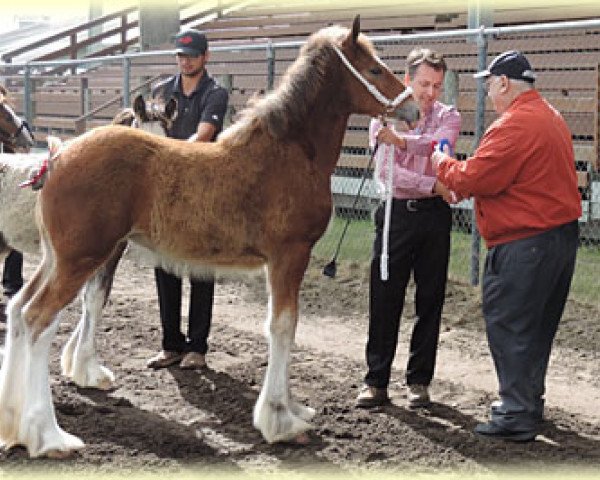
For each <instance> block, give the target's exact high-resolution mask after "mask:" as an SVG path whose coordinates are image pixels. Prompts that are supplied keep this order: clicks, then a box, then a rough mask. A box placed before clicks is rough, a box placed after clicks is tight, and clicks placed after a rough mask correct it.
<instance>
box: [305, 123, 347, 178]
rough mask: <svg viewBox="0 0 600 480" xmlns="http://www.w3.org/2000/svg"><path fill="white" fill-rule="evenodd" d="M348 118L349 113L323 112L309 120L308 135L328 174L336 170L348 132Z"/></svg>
mask: <svg viewBox="0 0 600 480" xmlns="http://www.w3.org/2000/svg"><path fill="white" fill-rule="evenodd" d="M348 118H349V115H348V114H336V115H333V114H327V113H323V114H321V115H317V116H316V118H314V119H313V118H311V119H310V121H309V122H308V127H307V128H308V137H309V138H310V139H311V142H312V144H313V147H314V148H315V159H316V161H317V163H318V164H319V166H320V167H321V169H323V170H325V171H326V172H327V174H328V175H331V174H332V173H333V171H334V170H335V165H336V164H337V161H338V158H339V154H340V150H341V148H342V142H343V140H344V135H345V134H346V127H347V125H348Z"/></svg>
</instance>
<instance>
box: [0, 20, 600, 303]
mask: <svg viewBox="0 0 600 480" xmlns="http://www.w3.org/2000/svg"><path fill="white" fill-rule="evenodd" d="M558 35H562V37H561V38H562V41H563V43H564V45H567V44H568V43H569V42H571V43H572V45H574V46H568V45H567V46H562V47H561V46H560V45H558V44H557V41H556V39H557V38H558ZM598 39H600V18H599V19H594V20H584V21H570V22H553V23H540V24H533V25H518V26H508V27H489V28H483V27H482V28H479V29H462V30H452V31H441V32H440V31H436V32H426V33H421V34H409V35H385V36H383V35H381V36H371V40H372V41H373V42H374V43H375V45H376V46H377V48H378V49H380V52H381V57H382V59H383V60H384V61H385V62H386V63H388V64H389V65H391V66H392V68H393V69H394V70H395V71H396V72H397V73H401V72H402V71H403V60H404V58H405V56H406V52H407V51H408V49H409V48H412V47H414V46H417V45H428V46H431V47H432V48H434V49H436V48H437V49H440V50H443V53H444V54H445V56H446V59H447V62H448V63H449V65H450V68H451V69H452V70H454V72H455V73H457V74H458V75H459V76H460V77H461V78H462V79H463V81H464V82H465V83H469V82H470V83H469V85H461V86H459V92H460V95H459V100H458V102H459V105H457V106H458V107H459V111H461V103H460V102H466V103H468V102H471V101H472V99H473V97H474V98H475V102H474V110H473V111H472V112H471V111H469V112H466V113H465V115H464V122H466V119H467V117H468V118H469V119H470V120H469V121H470V122H471V121H472V126H469V128H468V131H466V130H467V128H466V127H465V131H463V132H462V134H461V144H462V150H460V151H458V149H457V153H459V156H462V157H463V158H464V157H466V156H468V155H469V154H470V153H472V152H473V150H474V149H475V147H476V145H477V143H478V141H479V139H480V138H481V135H482V134H483V132H484V130H485V128H486V124H489V121H490V113H491V112H490V109H489V108H486V95H485V92H484V88H483V83H482V81H481V80H478V81H477V82H476V83H475V81H474V80H470V76H471V75H470V74H471V73H473V72H475V71H478V70H480V69H483V68H484V67H485V65H486V64H487V63H488V62H489V59H490V56H492V55H496V54H497V53H499V52H498V51H497V50H498V48H501V47H502V48H504V47H507V48H505V49H508V48H509V47H510V46H511V45H513V44H514V45H521V46H522V45H525V46H527V45H528V42H530V44H531V45H532V47H531V48H527V47H525V48H522V47H519V49H522V50H525V53H526V54H527V55H528V56H529V55H531V56H532V57H534V58H533V59H532V63H533V64H534V68H535V69H536V71H538V72H539V80H538V83H541V84H542V85H541V86H540V88H541V89H542V90H547V91H549V92H557V93H556V97H555V98H554V97H553V99H552V100H553V101H555V102H556V104H557V105H567V106H566V107H564V108H565V115H567V117H568V118H567V120H568V121H569V122H571V123H570V126H571V128H572V131H573V139H574V141H575V142H576V152H579V153H581V159H579V158H578V161H577V167H578V170H579V173H580V177H581V178H582V179H584V180H585V181H584V184H583V185H582V187H581V191H582V202H583V205H584V216H583V217H582V218H581V224H582V227H583V228H582V238H581V249H580V252H582V253H581V258H582V260H581V261H580V262H579V263H578V269H577V271H576V277H578V276H579V277H581V278H579V280H577V278H576V281H575V282H574V284H576V285H577V284H581V288H580V290H581V293H576V295H577V296H578V297H579V298H581V299H584V300H586V301H591V302H599V301H600V288H599V287H600V278H597V275H596V274H595V271H594V268H595V267H596V266H600V250H599V249H598V245H599V243H600V177H599V176H598V173H597V167H598V155H599V138H598V136H599V119H598V100H599V98H600V97H599V93H598V89H599V85H600V83H599V81H598V78H599V77H598V65H599V64H600V42H598V41H597V40H598ZM545 42H546V43H547V44H546V43H545ZM303 43H304V42H303V41H293V42H285V41H281V42H264V43H254V44H240V45H227V46H215V47H213V48H211V52H212V55H213V58H215V60H214V61H213V62H212V63H211V64H209V71H211V73H214V72H212V69H213V68H215V69H216V70H217V71H218V72H219V73H221V74H224V73H226V70H227V68H229V67H231V68H232V69H233V68H234V67H235V65H237V66H238V70H240V71H241V73H238V74H236V73H234V74H232V75H233V79H234V81H233V84H232V90H233V92H234V94H236V95H238V96H240V98H242V99H243V98H246V97H247V96H250V95H249V93H248V92H250V93H252V92H264V91H265V90H268V89H270V88H273V86H274V85H276V83H277V79H278V78H279V76H280V75H281V74H282V73H283V71H284V69H285V68H286V67H287V65H289V63H290V62H291V61H292V60H293V58H294V57H295V51H296V50H297V49H298V48H299V47H300V46H301V45H302V44H303ZM577 45H579V46H577ZM453 49H454V50H453ZM561 49H562V50H561ZM563 50H564V52H563ZM250 52H264V55H258V56H255V57H254V63H250V62H249V61H248V62H249V63H246V64H243V65H242V67H243V66H244V65H254V67H256V68H255V72H254V76H252V75H246V72H245V71H243V68H240V64H236V63H235V60H233V59H234V58H237V57H240V58H242V60H239V61H240V62H242V61H244V60H243V57H244V55H248V54H249V53H250ZM561 52H562V53H561ZM569 52H570V53H569ZM563 53H564V55H563ZM173 54H174V51H172V50H163V51H154V52H143V53H132V54H122V55H112V56H105V57H98V58H93V59H79V60H67V61H49V62H48V61H46V62H28V63H23V64H10V65H0V72H3V74H4V76H5V77H10V78H14V77H15V76H17V77H19V78H21V80H22V82H23V107H24V114H25V117H26V118H27V120H28V121H29V123H30V124H32V125H35V121H34V116H35V111H34V106H33V92H34V88H33V84H34V82H35V81H36V77H38V76H39V77H41V76H43V75H44V72H45V71H47V70H48V69H52V68H55V67H58V66H60V67H68V68H70V69H74V70H78V71H80V70H82V69H86V68H89V67H91V66H98V65H103V66H106V65H120V67H121V85H120V88H121V94H120V95H121V105H122V106H128V105H130V103H131V93H132V92H134V91H135V90H136V89H137V90H139V89H140V85H141V82H140V83H139V84H137V85H133V83H132V62H136V61H139V60H140V59H143V58H147V59H153V58H157V59H158V58H161V57H162V58H163V59H164V58H165V56H171V55H173ZM220 54H223V55H220ZM226 54H227V55H229V57H228V58H225V57H226ZM553 55H554V57H553ZM560 55H563V57H560ZM544 56H546V57H547V58H548V59H550V60H549V62H550V63H549V64H545V65H543V66H542V67H541V68H539V69H538V68H537V67H536V61H539V62H542V63H543V58H545V57H544ZM559 57H560V58H568V59H569V60H568V61H567V63H568V62H571V61H572V62H573V63H572V65H566V64H561V65H558V64H557V65H553V64H552V63H551V62H552V58H559ZM261 58H262V60H261ZM584 60H585V62H584ZM453 65H454V66H453ZM570 73H573V74H574V76H572V75H571V76H570ZM1 74H2V73H0V75H1ZM559 74H560V75H563V74H564V77H565V78H569V79H570V80H569V81H571V82H573V87H572V88H571V87H569V86H563V85H560V82H561V81H562V80H561V78H562V77H560V75H559ZM92 75H93V74H92ZM244 75H246V76H244ZM557 75H558V76H557ZM250 77H252V78H255V79H257V80H256V85H252V84H250V83H249V82H250V80H246V83H245V86H244V85H241V83H242V82H241V81H240V82H239V85H236V78H237V79H238V80H240V79H242V78H250ZM63 78H64V77H63ZM555 78H556V80H553V79H555ZM554 81H555V82H556V84H553V83H552V82H554ZM584 81H585V82H587V83H585V84H583V82H584ZM248 85H250V86H248ZM542 93H543V94H544V93H545V92H544V91H543V92H542ZM578 102H579V103H578ZM586 102H587V103H586ZM588 104H589V105H592V108H591V109H589V111H588V110H585V109H584V108H583V107H581V105H588ZM568 105H575V106H576V108H575V110H574V111H573V112H570V111H568V112H567V110H568V109H569V108H571V107H570V106H568ZM557 108H559V107H557ZM586 108H587V107H586ZM560 109H561V108H559V110H560ZM486 112H487V114H486ZM594 112H595V113H594ZM86 113H89V112H86ZM467 113H468V115H467ZM86 118H89V116H88V117H86ZM578 122H579V123H578ZM349 132H352V133H353V135H354V137H357V135H358V137H360V136H361V135H362V134H364V138H366V136H367V132H366V128H365V122H363V123H360V122H356V124H354V123H352V121H351V124H350V126H349ZM579 153H578V154H579ZM342 155H346V156H347V157H349V158H352V159H353V161H355V163H357V162H356V161H357V160H360V159H361V158H363V157H364V158H365V162H364V165H366V163H367V162H366V159H367V157H368V149H366V148H365V146H364V144H363V145H361V146H356V147H352V145H350V144H348V143H347V142H345V143H344V150H343V151H342ZM357 170H358V171H357ZM360 173H361V172H360V168H358V169H356V168H354V170H353V168H350V167H347V166H344V165H340V167H339V168H338V170H337V171H336V176H335V178H334V180H333V182H332V185H334V195H335V197H336V200H339V199H341V198H342V197H343V196H344V195H346V196H348V195H351V194H352V193H353V192H355V190H356V188H355V186H354V185H355V184H356V177H357V176H358V175H359V174H360ZM345 182H347V183H345ZM586 182H587V184H586ZM336 203H337V201H336ZM375 204H376V200H375V201H373V202H370V203H369V202H367V203H363V204H361V205H367V206H366V207H364V208H366V209H367V210H368V209H369V208H372V207H373V205H375ZM369 205H370V206H369ZM367 213H369V212H367ZM345 215H355V218H356V231H357V232H358V233H357V235H359V236H361V237H362V241H361V242H359V243H360V245H361V246H362V247H361V248H362V250H360V249H358V250H357V251H354V250H353V249H352V247H348V253H347V256H348V259H352V260H356V259H363V260H364V259H366V258H368V255H369V249H370V242H369V241H365V239H364V236H371V235H372V228H371V226H370V222H369V221H368V220H365V217H366V215H365V212H348V211H345V210H344V211H341V210H339V209H336V214H335V215H334V218H333V221H332V222H331V224H330V227H329V229H328V232H327V234H326V235H325V237H324V238H323V239H322V240H321V242H320V243H319V244H318V245H317V249H316V252H317V254H318V253H319V252H322V253H323V256H324V257H327V255H328V251H329V252H330V251H331V250H332V249H333V244H334V242H335V236H336V232H335V229H336V225H337V223H339V222H336V218H337V217H339V216H345ZM349 233H351V232H349ZM453 242H454V247H453V253H452V255H453V257H454V258H453V259H451V267H450V271H451V274H452V275H454V276H455V277H456V278H460V279H463V280H465V281H468V282H470V283H471V284H477V283H478V281H479V274H480V268H481V265H480V259H481V255H482V253H481V251H480V250H481V247H480V240H479V236H478V233H477V229H476V225H475V221H474V218H473V217H472V207H471V204H470V203H469V202H463V203H462V204H460V205H459V206H458V208H456V209H455V216H454V225H453ZM359 250H360V251H359ZM341 253H342V255H341V257H343V256H344V248H343V249H342V252H341ZM596 263H598V264H599V265H596ZM465 265H468V266H469V267H468V268H465ZM577 288H579V287H577ZM577 288H575V290H577Z"/></svg>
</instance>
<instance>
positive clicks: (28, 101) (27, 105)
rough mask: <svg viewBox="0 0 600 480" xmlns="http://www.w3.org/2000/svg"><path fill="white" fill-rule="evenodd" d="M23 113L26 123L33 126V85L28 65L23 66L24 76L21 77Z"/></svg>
mask: <svg viewBox="0 0 600 480" xmlns="http://www.w3.org/2000/svg"><path fill="white" fill-rule="evenodd" d="M23 113H24V115H25V120H27V123H28V124H29V125H31V126H33V85H32V83H31V67H30V66H29V65H26V66H25V76H24V78H23Z"/></svg>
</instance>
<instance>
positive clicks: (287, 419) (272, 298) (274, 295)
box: [254, 245, 314, 443]
mask: <svg viewBox="0 0 600 480" xmlns="http://www.w3.org/2000/svg"><path fill="white" fill-rule="evenodd" d="M309 253H310V248H309V247H308V246H307V245H300V246H294V247H292V248H289V249H286V253H285V255H281V256H278V257H277V258H276V259H273V260H272V261H271V262H270V263H269V265H268V267H267V269H268V270H267V274H268V275H267V277H268V278H267V281H268V287H269V306H268V314H267V335H268V337H269V362H268V365H267V372H266V376H265V381H264V384H263V388H262V390H261V393H260V395H259V397H258V401H257V402H256V405H255V407H254V426H255V427H256V428H257V429H258V430H260V432H261V433H262V435H263V437H264V438H265V440H267V442H269V443H273V442H278V441H286V440H293V439H295V438H296V437H297V436H298V435H300V434H301V433H303V432H305V431H307V430H308V429H310V428H311V426H310V424H309V423H308V422H307V421H308V420H310V419H311V418H312V416H313V415H314V410H312V409H310V408H308V407H304V406H302V405H300V404H298V403H296V402H295V401H294V400H293V399H292V398H291V394H290V387H289V371H288V365H289V362H290V353H291V348H292V345H293V343H294V336H295V333H296V323H297V321H298V294H299V290H300V283H301V281H302V277H303V275H304V271H305V270H306V266H307V265H308V258H309Z"/></svg>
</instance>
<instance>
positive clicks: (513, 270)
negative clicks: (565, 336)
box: [431, 50, 581, 441]
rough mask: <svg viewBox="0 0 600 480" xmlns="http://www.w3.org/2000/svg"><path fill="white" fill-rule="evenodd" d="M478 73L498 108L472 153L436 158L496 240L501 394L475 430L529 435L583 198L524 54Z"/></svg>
mask: <svg viewBox="0 0 600 480" xmlns="http://www.w3.org/2000/svg"><path fill="white" fill-rule="evenodd" d="M475 77H483V78H485V82H486V87H487V90H488V96H489V97H490V99H491V101H492V103H493V105H494V109H495V110H496V112H497V113H498V114H499V115H500V117H499V118H498V119H497V120H496V121H495V122H494V123H492V125H490V127H489V129H488V130H487V131H486V133H485V135H484V136H483V138H482V139H481V142H480V144H479V147H478V148H477V150H476V151H475V153H474V154H473V156H472V157H471V158H468V159H467V160H466V161H464V162H460V161H457V160H455V159H453V158H450V157H449V156H447V155H445V154H443V153H438V152H436V153H434V154H433V155H432V157H431V161H432V163H433V165H434V168H436V170H437V177H438V179H439V180H440V181H441V182H442V183H443V184H445V185H446V186H447V187H448V188H449V189H451V190H453V191H455V192H456V193H457V194H459V195H461V196H463V197H474V198H475V209H476V215H477V225H478V227H479V230H480V232H481V235H482V236H483V238H484V239H485V241H486V243H487V246H488V249H489V250H488V253H487V257H486V261H485V269H484V274H483V315H484V317H485V323H486V331H487V337H488V343H489V346H490V350H491V353H492V357H493V359H494V365H495V367H496V373H497V376H498V383H499V394H500V399H499V400H498V401H496V402H493V403H492V406H491V418H490V421H489V422H488V423H482V424H479V425H477V427H476V428H475V432H476V433H477V434H479V435H482V436H485V437H493V438H500V439H503V440H510V441H530V440H533V439H534V438H535V436H536V433H537V430H538V427H539V424H540V423H541V421H542V419H543V409H544V390H545V387H544V379H545V376H546V369H547V366H548V359H549V357H550V350H551V348H552V342H553V340H554V336H555V334H556V330H557V327H558V323H559V321H560V318H561V316H562V312H563V309H564V306H565V301H566V299H567V295H568V293H569V288H570V285H571V278H572V276H573V270H574V267H575V256H576V252H577V242H578V235H579V231H578V223H577V219H578V218H579V217H580V216H581V198H580V195H579V191H578V189H577V177H576V173H575V159H574V154H573V144H572V141H571V133H570V131H569V128H568V127H567V125H566V123H565V121H564V119H563V118H562V116H561V115H560V114H559V113H558V112H557V111H556V110H555V109H554V108H553V107H552V106H551V105H550V104H548V102H546V101H545V100H544V99H543V98H542V97H541V96H540V94H539V93H538V92H537V90H535V88H534V82H535V74H534V72H533V70H532V68H531V65H530V64H529V61H528V60H527V58H525V56H524V55H523V54H521V53H520V52H517V51H514V50H513V51H508V52H505V53H503V54H501V55H499V56H498V57H496V58H495V59H494V60H493V61H492V62H491V63H490V65H489V67H488V68H487V69H486V70H484V71H482V72H479V73H477V74H476V75H475Z"/></svg>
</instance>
